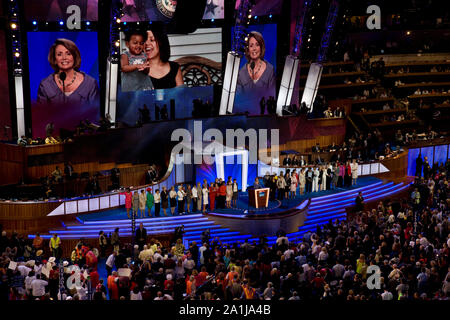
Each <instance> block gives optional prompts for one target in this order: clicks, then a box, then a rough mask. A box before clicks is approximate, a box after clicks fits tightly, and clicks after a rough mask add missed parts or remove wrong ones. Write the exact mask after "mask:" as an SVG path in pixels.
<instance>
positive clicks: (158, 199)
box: [149, 189, 165, 217]
mask: <svg viewBox="0 0 450 320" xmlns="http://www.w3.org/2000/svg"><path fill="white" fill-rule="evenodd" d="M154 200H155V217H159V211H160V210H161V193H160V192H159V189H156V190H155V197H154ZM164 213H165V212H164ZM149 214H150V212H149Z"/></svg>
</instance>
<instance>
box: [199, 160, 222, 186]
mask: <svg viewBox="0 0 450 320" xmlns="http://www.w3.org/2000/svg"><path fill="white" fill-rule="evenodd" d="M216 178H217V172H216V164H215V163H213V164H212V165H210V164H207V163H202V164H201V165H196V166H195V183H198V182H200V184H203V179H206V181H207V182H208V184H210V183H211V182H214V181H215V180H216Z"/></svg>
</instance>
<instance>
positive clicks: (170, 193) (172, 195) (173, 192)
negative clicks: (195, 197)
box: [169, 190, 177, 198]
mask: <svg viewBox="0 0 450 320" xmlns="http://www.w3.org/2000/svg"><path fill="white" fill-rule="evenodd" d="M176 196H177V193H176V192H175V190H170V192H169V197H170V198H175V197H176Z"/></svg>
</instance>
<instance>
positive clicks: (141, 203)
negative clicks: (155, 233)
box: [139, 189, 147, 218]
mask: <svg viewBox="0 0 450 320" xmlns="http://www.w3.org/2000/svg"><path fill="white" fill-rule="evenodd" d="M146 203H147V197H146V195H145V190H144V189H142V190H141V193H140V194H139V211H140V212H141V218H144V217H145V205H146Z"/></svg>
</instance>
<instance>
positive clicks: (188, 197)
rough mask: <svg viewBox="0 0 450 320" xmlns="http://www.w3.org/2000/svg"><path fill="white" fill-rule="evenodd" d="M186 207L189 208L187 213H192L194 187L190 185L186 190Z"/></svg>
mask: <svg viewBox="0 0 450 320" xmlns="http://www.w3.org/2000/svg"><path fill="white" fill-rule="evenodd" d="M185 200H186V207H187V210H186V211H187V213H191V200H192V187H191V185H190V184H188V186H187V190H186V197H185Z"/></svg>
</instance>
